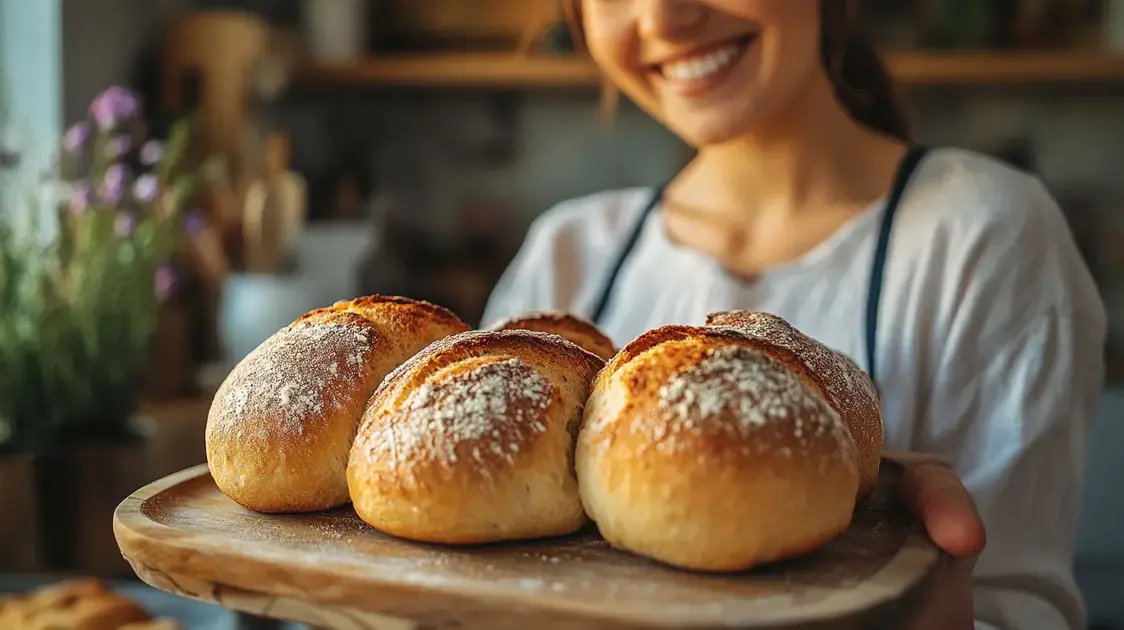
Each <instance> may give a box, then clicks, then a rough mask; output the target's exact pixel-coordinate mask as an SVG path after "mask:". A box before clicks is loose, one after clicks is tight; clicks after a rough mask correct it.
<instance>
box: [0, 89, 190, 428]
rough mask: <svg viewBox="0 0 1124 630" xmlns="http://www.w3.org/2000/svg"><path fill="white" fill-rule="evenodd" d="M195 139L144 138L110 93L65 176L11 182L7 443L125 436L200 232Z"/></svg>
mask: <svg viewBox="0 0 1124 630" xmlns="http://www.w3.org/2000/svg"><path fill="white" fill-rule="evenodd" d="M193 128H194V124H193V120H192V119H190V118H189V119H185V120H182V121H180V122H178V123H176V124H175V125H174V126H173V127H172V129H171V131H170V133H169V134H168V138H167V141H166V142H164V143H161V142H159V141H157V140H155V139H152V138H148V137H147V129H146V126H145V123H144V119H143V116H142V112H141V104H140V99H139V98H138V97H137V96H136V95H135V94H133V93H132V92H130V91H128V90H124V89H122V88H116V87H115V88H110V89H109V90H107V91H105V92H104V93H102V94H101V95H99V96H98V97H97V99H95V100H94V101H93V103H92V104H91V106H90V120H88V121H84V122H82V123H79V124H77V125H75V126H74V127H72V128H71V129H69V130H68V131H67V132H66V136H65V138H64V139H63V142H62V145H63V146H62V150H61V152H60V158H59V160H58V168H57V172H52V173H50V174H49V175H48V176H47V177H46V178H44V179H39V180H37V181H35V182H32V183H31V185H30V186H28V185H26V184H24V183H20V182H11V181H9V182H8V185H9V186H15V187H16V191H17V194H6V195H5V196H4V198H5V199H7V200H9V203H12V202H11V200H13V199H15V200H20V201H21V202H20V203H18V205H15V207H9V208H3V209H0V443H2V442H4V440H5V438H6V439H7V440H8V441H12V440H17V439H18V440H20V441H23V442H25V443H26V442H34V443H35V445H43V444H46V443H50V442H51V441H53V440H59V439H68V438H73V437H76V436H78V437H114V436H116V435H119V434H121V433H124V432H127V431H128V427H129V420H130V417H131V415H132V412H133V411H134V407H135V405H136V403H137V398H138V393H139V390H140V384H141V383H142V377H143V371H144V370H145V368H146V367H147V366H148V358H149V346H150V342H151V339H152V337H153V333H154V332H155V330H156V327H157V321H158V317H159V310H160V306H161V301H162V300H166V299H169V298H170V297H172V295H173V293H174V291H175V288H176V287H175V280H176V274H175V272H174V269H175V267H174V261H175V260H176V256H177V253H178V252H179V247H180V244H181V241H182V235H183V234H184V231H185V229H186V230H189V231H190V230H193V229H198V225H197V224H198V223H199V222H200V218H199V215H198V213H192V212H187V211H186V210H185V208H186V207H187V203H188V202H189V201H190V200H191V198H192V196H193V191H194V188H195V175H194V172H193V170H192V168H191V159H190V157H191V156H190V155H189V148H190V140H191V138H192V136H193ZM8 192H9V193H11V190H9V191H8ZM19 193H24V194H19Z"/></svg>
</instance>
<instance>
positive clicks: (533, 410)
mask: <svg viewBox="0 0 1124 630" xmlns="http://www.w3.org/2000/svg"><path fill="white" fill-rule="evenodd" d="M603 364H604V362H603V361H601V359H599V358H598V357H597V356H595V355H593V354H592V353H590V352H587V351H585V350H583V349H582V348H580V347H579V346H577V345H576V344H573V343H571V342H569V341H566V340H565V339H563V338H562V337H560V336H558V335H552V334H548V333H541V332H535V331H526V330H508V331H472V332H465V333H460V334H458V335H454V336H451V337H448V338H446V339H443V340H441V341H439V342H437V343H434V344H433V345H431V346H429V347H428V348H426V349H425V350H423V351H422V352H420V353H418V354H417V355H416V356H414V357H413V358H411V359H410V360H409V361H407V362H406V363H404V364H403V365H402V366H401V367H399V368H398V369H396V370H395V371H394V372H393V373H391V374H390V375H389V376H387V377H386V379H385V380H384V381H383V383H382V384H381V385H380V386H379V388H378V390H377V391H376V392H375V394H374V395H373V396H372V397H371V400H370V403H369V404H368V407H367V411H366V413H365V414H364V416H363V420H362V423H361V426H360V429H359V434H358V436H357V437H356V440H355V442H354V445H353V446H352V450H351V457H350V461H349V464H348V468H347V479H348V486H349V488H350V492H351V499H352V505H353V506H354V508H355V511H356V513H357V514H358V515H359V517H360V518H362V519H363V520H364V521H365V522H367V523H368V524H370V525H371V526H372V527H374V528H376V529H378V530H380V531H383V532H385V533H387V534H391V535H394V536H399V537H402V538H407V539H412V540H418V541H424V542H431V543H443V544H478V543H488V542H498V541H504V540H518V539H532V538H542V537H549V536H557V535H565V534H568V533H572V532H574V531H576V530H578V529H580V528H581V527H582V526H583V525H584V524H585V523H586V522H587V521H586V517H585V514H584V512H583V511H582V508H581V500H580V498H579V495H578V488H577V479H576V477H575V474H574V469H573V448H574V439H575V437H576V434H577V429H578V427H579V425H580V422H581V412H582V407H583V404H584V402H585V400H586V397H587V395H588V392H589V386H590V383H591V382H592V380H593V378H594V376H595V375H596V373H597V370H598V369H600V367H601V366H602V365H603Z"/></svg>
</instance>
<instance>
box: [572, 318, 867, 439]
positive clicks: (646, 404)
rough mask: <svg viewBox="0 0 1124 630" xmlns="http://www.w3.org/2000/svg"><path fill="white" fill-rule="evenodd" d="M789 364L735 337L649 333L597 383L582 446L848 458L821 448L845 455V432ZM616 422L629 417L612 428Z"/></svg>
mask: <svg viewBox="0 0 1124 630" xmlns="http://www.w3.org/2000/svg"><path fill="white" fill-rule="evenodd" d="M794 363H796V364H798V358H797V357H795V356H794V355H792V354H791V353H789V352H787V351H785V350H784V349H779V348H776V347H774V346H772V345H770V344H767V343H761V342H760V340H757V339H754V338H752V337H750V336H748V335H745V334H742V333H740V332H738V331H732V330H731V331H727V330H721V329H709V328H696V327H689V326H665V327H662V328H657V329H654V330H651V331H649V332H648V333H645V334H644V335H641V336H640V337H638V338H637V339H636V340H634V341H633V342H632V343H630V344H628V345H626V346H625V348H623V349H622V350H621V352H620V353H618V355H617V360H614V361H613V362H611V364H610V365H608V366H606V368H605V369H604V370H602V372H601V374H600V375H599V376H598V379H597V382H596V384H595V386H594V387H595V393H594V395H595V396H607V397H611V398H606V399H601V400H597V401H596V402H594V401H591V403H590V405H591V408H599V409H602V410H604V409H611V410H612V411H611V412H608V413H604V412H598V413H593V414H592V415H587V425H586V427H585V428H584V429H583V433H584V436H585V438H584V439H585V440H586V443H587V444H589V445H595V444H599V443H603V445H607V444H608V441H609V440H612V439H614V437H613V436H617V437H618V438H620V439H623V440H625V441H626V442H629V443H631V441H632V440H634V439H635V438H642V441H641V443H638V444H637V448H647V447H648V446H651V447H653V448H655V449H657V450H658V451H660V452H663V453H666V454H668V455H672V454H677V453H682V455H683V456H698V454H699V453H707V454H709V455H708V456H714V457H720V458H725V457H735V458H741V457H744V456H746V455H748V454H751V452H752V453H756V454H757V455H765V453H763V452H762V451H761V450H760V449H762V448H771V449H774V450H776V451H777V453H779V454H780V455H781V456H783V457H787V456H788V455H791V454H792V453H795V452H798V451H806V450H808V449H813V450H815V451H818V452H819V455H821V456H823V457H828V458H829V459H831V458H835V457H842V458H846V457H853V452H852V451H849V450H845V451H840V452H839V453H838V454H836V453H835V452H834V451H828V450H824V449H827V448H828V446H830V445H834V444H838V443H840V441H842V443H845V444H847V445H848V448H850V439H849V438H848V437H847V435H846V433H847V429H846V427H845V426H844V425H843V423H842V421H841V420H840V418H839V415H838V414H837V413H836V412H835V410H834V409H832V408H831V407H830V406H829V405H828V404H827V401H826V400H825V399H823V397H822V396H821V395H820V394H819V392H818V391H817V390H816V386H815V382H814V381H808V380H807V379H806V378H803V377H802V375H801V371H800V369H799V368H797V369H791V368H790V366H791V365H793V364H794ZM618 373H619V380H615V381H614V376H615V375H617V374H618ZM613 383H615V384H613ZM621 387H623V388H624V389H623V390H622V389H620V388H621ZM626 418H633V419H634V420H632V421H629V422H625V423H624V425H621V424H619V423H620V421H621V420H622V419H626ZM621 432H623V434H622V433H621ZM624 434H627V435H632V436H634V437H633V438H628V437H623V435H624ZM765 436H767V439H764V437H765ZM828 436H830V437H828ZM786 453H787V454H788V455H786ZM823 461H827V460H826V459H825V460H823Z"/></svg>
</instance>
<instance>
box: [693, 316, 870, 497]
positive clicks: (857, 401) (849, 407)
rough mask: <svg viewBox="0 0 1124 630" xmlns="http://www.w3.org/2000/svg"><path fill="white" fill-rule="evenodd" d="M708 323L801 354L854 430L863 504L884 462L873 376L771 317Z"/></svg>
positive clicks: (711, 318)
mask: <svg viewBox="0 0 1124 630" xmlns="http://www.w3.org/2000/svg"><path fill="white" fill-rule="evenodd" d="M706 325H707V326H711V327H718V328H734V329H736V330H739V331H741V332H744V333H746V334H749V335H751V336H753V337H755V338H758V339H762V340H764V341H767V342H770V343H773V344H775V345H777V346H780V347H783V348H786V349H788V350H791V351H793V352H795V353H796V354H797V355H799V356H800V358H801V360H802V361H803V362H804V365H805V366H806V367H807V370H808V372H810V373H811V374H812V375H813V376H814V378H815V380H816V382H817V384H818V387H819V389H820V390H821V391H822V392H823V394H824V396H825V398H826V399H827V402H828V403H829V404H830V405H831V406H832V408H834V409H835V411H836V413H838V414H839V417H840V418H842V419H843V424H845V425H847V429H848V430H849V431H850V432H851V437H852V439H854V441H855V447H856V448H857V449H858V453H859V473H860V479H859V500H860V501H861V500H863V499H866V498H867V497H868V496H870V494H871V493H872V492H874V488H875V486H876V485H878V470H879V465H880V464H881V461H882V450H883V442H884V437H883V432H884V429H883V425H882V405H881V401H880V399H879V396H878V390H877V389H876V388H875V387H874V383H873V382H872V381H871V380H870V376H869V375H868V374H867V373H866V371H864V370H863V369H862V368H861V367H859V366H858V365H857V364H856V363H855V362H854V361H852V360H851V359H850V358H849V357H848V356H846V355H845V354H843V353H841V352H838V351H836V350H834V349H832V348H830V347H828V346H827V345H826V344H823V343H821V342H820V341H818V340H816V339H813V338H812V337H810V336H808V335H806V334H804V333H802V332H800V331H799V330H797V329H796V327H795V326H793V325H792V324H790V323H788V322H787V321H786V320H784V319H783V318H781V317H778V316H777V315H773V314H771V313H760V312H753V311H737V310H735V311H726V312H721V313H712V314H710V315H708V316H707V320H706Z"/></svg>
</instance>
